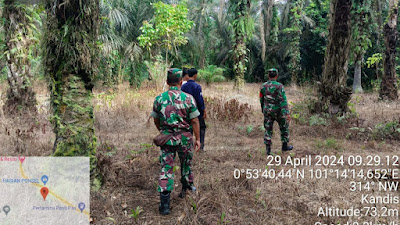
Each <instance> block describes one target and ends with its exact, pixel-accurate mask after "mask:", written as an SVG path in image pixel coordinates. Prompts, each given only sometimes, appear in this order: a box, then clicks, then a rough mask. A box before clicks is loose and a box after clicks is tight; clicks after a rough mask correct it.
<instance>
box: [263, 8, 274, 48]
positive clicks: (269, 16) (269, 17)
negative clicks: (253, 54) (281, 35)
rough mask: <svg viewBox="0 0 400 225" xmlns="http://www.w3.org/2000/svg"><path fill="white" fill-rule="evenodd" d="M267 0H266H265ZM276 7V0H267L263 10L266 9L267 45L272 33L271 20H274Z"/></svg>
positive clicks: (265, 30) (265, 31) (265, 28)
mask: <svg viewBox="0 0 400 225" xmlns="http://www.w3.org/2000/svg"><path fill="white" fill-rule="evenodd" d="M264 1H265V0H264ZM273 8H274V0H267V1H266V4H265V3H264V7H263V11H264V33H265V42H266V45H268V43H269V37H270V34H271V30H272V27H271V21H272V14H273V12H272V10H273Z"/></svg>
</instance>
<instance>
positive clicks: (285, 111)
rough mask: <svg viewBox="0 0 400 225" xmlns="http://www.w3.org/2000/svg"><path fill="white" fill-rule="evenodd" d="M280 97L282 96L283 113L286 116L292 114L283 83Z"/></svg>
mask: <svg viewBox="0 0 400 225" xmlns="http://www.w3.org/2000/svg"><path fill="white" fill-rule="evenodd" d="M279 98H280V107H281V112H282V114H283V115H285V116H287V115H289V114H290V112H289V105H288V102H287V99H286V93H285V88H284V87H283V85H282V88H281V90H280V94H279Z"/></svg>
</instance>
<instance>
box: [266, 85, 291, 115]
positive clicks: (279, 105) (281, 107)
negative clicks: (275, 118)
mask: <svg viewBox="0 0 400 225" xmlns="http://www.w3.org/2000/svg"><path fill="white" fill-rule="evenodd" d="M260 101H261V104H262V105H263V110H264V113H265V112H279V111H282V113H283V114H287V113H288V112H286V111H288V104H287V100H286V94H285V90H284V87H283V84H281V83H279V82H277V81H274V80H269V81H267V82H265V83H264V84H263V85H262V86H261V91H260Z"/></svg>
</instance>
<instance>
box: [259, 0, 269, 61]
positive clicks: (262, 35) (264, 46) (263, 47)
mask: <svg viewBox="0 0 400 225" xmlns="http://www.w3.org/2000/svg"><path fill="white" fill-rule="evenodd" d="M263 8H264V1H261V2H260V39H261V61H262V62H263V63H264V62H265V53H266V51H267V43H266V41H265V27H266V25H265V20H264V10H263Z"/></svg>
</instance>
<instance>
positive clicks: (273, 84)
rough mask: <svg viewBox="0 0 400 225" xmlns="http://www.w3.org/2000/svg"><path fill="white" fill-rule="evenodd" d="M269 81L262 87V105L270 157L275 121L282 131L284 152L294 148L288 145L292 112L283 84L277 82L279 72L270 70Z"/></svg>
mask: <svg viewBox="0 0 400 225" xmlns="http://www.w3.org/2000/svg"><path fill="white" fill-rule="evenodd" d="M268 79H269V80H268V81H267V82H265V83H264V84H262V86H261V90H260V103H261V110H262V112H263V114H264V127H265V135H264V143H265V145H266V150H267V155H270V154H271V144H272V143H271V139H272V131H273V125H274V121H277V122H278V124H279V128H280V131H281V141H282V151H290V150H292V149H293V146H290V145H288V142H289V121H290V112H289V107H288V103H287V99H286V94H285V90H284V88H283V84H281V83H279V82H277V81H276V80H277V79H278V70H277V69H270V70H269V71H268Z"/></svg>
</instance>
